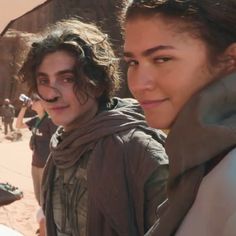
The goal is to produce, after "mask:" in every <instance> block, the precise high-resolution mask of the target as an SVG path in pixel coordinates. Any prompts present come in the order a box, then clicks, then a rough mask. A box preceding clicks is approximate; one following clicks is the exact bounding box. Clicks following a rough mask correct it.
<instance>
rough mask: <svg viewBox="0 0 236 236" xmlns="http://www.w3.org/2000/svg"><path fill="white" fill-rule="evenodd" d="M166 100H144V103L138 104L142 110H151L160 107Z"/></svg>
mask: <svg viewBox="0 0 236 236" xmlns="http://www.w3.org/2000/svg"><path fill="white" fill-rule="evenodd" d="M167 100H168V98H163V99H157V100H144V101H140V102H139V103H140V105H141V107H142V108H143V109H151V108H154V107H158V106H160V105H162V104H163V103H164V102H166V101H167Z"/></svg>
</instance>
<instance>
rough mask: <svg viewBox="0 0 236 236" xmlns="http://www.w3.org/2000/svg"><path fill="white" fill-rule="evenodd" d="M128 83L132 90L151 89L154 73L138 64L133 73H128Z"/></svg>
mask: <svg viewBox="0 0 236 236" xmlns="http://www.w3.org/2000/svg"><path fill="white" fill-rule="evenodd" d="M128 84H129V87H130V89H131V90H132V91H134V92H142V91H145V90H151V89H152V88H153V86H154V75H153V74H152V73H151V72H150V71H149V70H147V69H145V68H144V67H141V66H140V67H139V68H138V69H137V70H136V71H135V72H134V73H131V74H130V75H129V74H128Z"/></svg>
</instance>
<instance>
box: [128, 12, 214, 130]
mask: <svg viewBox="0 0 236 236" xmlns="http://www.w3.org/2000/svg"><path fill="white" fill-rule="evenodd" d="M182 24H183V23H182ZM177 27H178V24H177V23H175V22H174V21H173V22H172V24H171V22H170V21H169V22H166V21H164V20H163V19H162V18H161V17H160V16H158V17H157V16H156V17H155V18H154V17H152V18H147V19H146V18H144V19H143V18H136V19H132V20H131V21H128V23H126V25H125V45H124V54H125V60H126V62H127V63H128V85H129V88H130V90H131V92H132V94H133V95H134V97H135V98H136V99H137V100H138V101H139V102H140V104H141V106H142V108H143V110H144V113H145V116H146V120H147V122H148V124H149V125H150V126H152V127H156V128H163V129H164V128H170V126H171V125H172V123H173V122H174V120H175V118H176V116H177V114H178V113H179V111H180V110H181V108H182V107H183V105H184V104H185V103H186V102H187V101H188V100H189V98H190V97H191V96H192V95H193V94H194V93H196V92H197V91H198V90H199V89H201V88H202V87H204V86H205V85H206V84H208V83H210V82H211V81H212V80H213V78H215V75H216V74H217V73H218V72H217V71H216V70H217V69H215V67H213V66H210V65H209V62H208V61H209V60H208V56H207V55H208V54H207V49H206V45H205V44H204V43H203V42H202V41H201V40H200V39H198V38H196V37H195V38H194V36H193V35H191V34H190V33H187V32H183V31H180V30H178V28H177Z"/></svg>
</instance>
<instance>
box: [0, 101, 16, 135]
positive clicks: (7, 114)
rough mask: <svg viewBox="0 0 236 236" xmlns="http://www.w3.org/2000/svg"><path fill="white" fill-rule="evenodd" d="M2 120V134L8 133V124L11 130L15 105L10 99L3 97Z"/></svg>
mask: <svg viewBox="0 0 236 236" xmlns="http://www.w3.org/2000/svg"><path fill="white" fill-rule="evenodd" d="M1 113H2V122H3V125H4V134H5V135H7V134H8V126H9V128H10V130H11V132H12V131H14V129H13V121H14V117H15V107H14V106H13V105H12V104H11V102H10V99H8V98H5V99H4V104H3V105H2V111H1Z"/></svg>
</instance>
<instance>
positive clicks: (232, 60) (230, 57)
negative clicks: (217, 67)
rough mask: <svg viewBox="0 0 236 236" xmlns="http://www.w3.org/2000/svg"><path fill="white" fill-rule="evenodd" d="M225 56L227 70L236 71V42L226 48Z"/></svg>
mask: <svg viewBox="0 0 236 236" xmlns="http://www.w3.org/2000/svg"><path fill="white" fill-rule="evenodd" d="M224 57H225V60H224V61H225V65H226V70H227V72H229V73H230V72H233V71H236V42H235V43H232V44H231V45H230V46H229V47H228V48H227V49H226V50H225V52H224Z"/></svg>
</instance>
